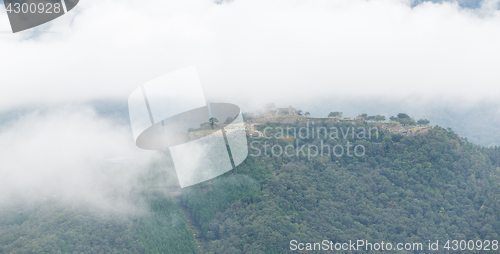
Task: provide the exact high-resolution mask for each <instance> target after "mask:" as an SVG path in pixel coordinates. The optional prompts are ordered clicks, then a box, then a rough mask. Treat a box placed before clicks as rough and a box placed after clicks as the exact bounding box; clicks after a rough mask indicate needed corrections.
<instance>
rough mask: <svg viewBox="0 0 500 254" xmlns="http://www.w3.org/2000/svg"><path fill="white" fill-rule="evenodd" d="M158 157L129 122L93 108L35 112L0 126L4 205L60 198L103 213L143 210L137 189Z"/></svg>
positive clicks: (0, 177) (0, 200)
mask: <svg viewBox="0 0 500 254" xmlns="http://www.w3.org/2000/svg"><path fill="white" fill-rule="evenodd" d="M158 156H159V155H157V154H156V153H155V152H154V151H153V152H152V151H142V150H140V149H138V148H136V147H135V146H134V142H133V138H132V136H131V131H130V127H128V126H126V125H118V124H115V123H113V122H111V121H110V120H108V119H104V118H102V117H99V116H98V115H96V113H95V112H94V111H93V109H91V108H89V107H86V106H76V105H63V106H61V107H59V108H51V109H48V110H44V112H40V111H33V112H30V113H28V114H25V115H23V116H21V117H19V118H18V119H16V120H13V121H11V122H9V124H7V125H4V127H3V128H2V130H1V131H0V206H2V205H5V204H6V203H9V202H10V201H21V202H26V203H37V202H42V201H45V200H51V199H55V200H64V201H68V202H70V201H71V202H72V203H76V204H79V205H82V204H83V205H86V206H92V207H94V208H98V209H100V210H102V211H103V212H116V213H118V212H119V213H135V212H139V211H141V209H142V207H141V206H140V204H139V203H137V200H135V201H134V200H133V199H132V195H133V190H137V189H138V188H140V186H139V180H138V179H139V177H140V175H141V174H142V175H143V174H144V173H145V172H147V169H148V167H149V166H150V164H151V162H152V161H155V160H156V159H158V158H157V157H158ZM124 158H125V159H124ZM134 202H135V203H134Z"/></svg>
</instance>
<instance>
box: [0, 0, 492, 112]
mask: <svg viewBox="0 0 500 254" xmlns="http://www.w3.org/2000/svg"><path fill="white" fill-rule="evenodd" d="M497 5H498V1H483V2H482V5H481V6H479V7H478V8H476V9H469V8H462V7H461V6H460V5H459V4H458V3H457V2H443V3H432V2H425V3H421V4H419V5H416V6H415V5H414V4H413V3H412V1H405V0H389V1H381V0H374V1H365V0H354V1H352V0H339V1H333V2H332V1H321V0H313V1H302V0H297V1H279V0H271V1H264V0H257V1H255V0H254V1H250V0H236V1H224V2H221V3H216V2H214V1H211V0H188V1H182V2H179V1H158V0H146V1H141V2H134V1H130V0H125V1H123V0H120V1H118V0H104V1H82V2H81V4H80V5H79V6H78V7H77V8H76V9H75V10H74V11H72V12H70V13H69V14H67V15H64V16H63V17H61V18H59V19H57V20H55V21H53V22H50V23H48V24H46V25H43V26H41V27H38V28H36V29H34V30H32V31H27V32H24V33H19V34H8V33H2V34H0V47H1V48H2V53H1V56H0V57H1V61H0V70H1V76H2V85H3V87H4V89H5V90H4V91H3V92H2V93H0V109H4V110H7V109H11V108H14V107H18V106H23V105H27V104H34V103H41V104H45V103H54V102H75V101H79V102H82V101H87V100H94V99H102V98H110V97H111V98H115V99H123V98H127V97H128V95H129V94H130V92H131V91H133V90H134V89H135V88H137V87H138V86H139V85H141V84H143V83H145V82H147V81H149V80H152V79H154V78H156V77H158V76H161V75H163V74H165V73H168V72H170V71H174V70H177V69H180V68H183V67H187V66H192V65H195V66H196V67H197V69H198V73H199V75H200V79H201V83H202V85H203V88H204V92H205V96H206V98H207V100H209V101H210V102H229V103H231V102H232V103H237V104H238V105H241V106H243V107H245V106H248V107H250V106H253V105H260V104H262V103H264V102H267V101H275V102H277V103H282V104H286V103H289V101H306V102H314V101H315V100H319V99H328V98H331V97H333V96H360V97H363V96H369V97H377V98H378V97H382V98H386V99H391V98H404V97H406V96H410V95H418V96H423V97H436V96H440V97H443V98H447V99H454V100H455V101H457V102H462V101H476V102H477V101H481V100H482V99H484V98H490V99H497V98H498V94H499V91H500V90H499V89H500V88H498V85H497V83H498V75H497V70H498V69H499V67H500V63H499V61H498V60H497V59H499V56H500V49H499V48H498V46H497V45H498V41H499V39H500V31H499V30H498V29H497V28H498V27H499V25H500V15H499V14H500V11H499V10H498V8H497ZM152 6H154V8H152ZM0 20H7V17H6V14H5V11H4V10H3V9H1V10H0ZM9 29H10V28H9V27H8V23H7V22H1V23H0V30H2V31H8V30H9Z"/></svg>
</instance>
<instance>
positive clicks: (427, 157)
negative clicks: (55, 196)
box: [0, 112, 500, 254]
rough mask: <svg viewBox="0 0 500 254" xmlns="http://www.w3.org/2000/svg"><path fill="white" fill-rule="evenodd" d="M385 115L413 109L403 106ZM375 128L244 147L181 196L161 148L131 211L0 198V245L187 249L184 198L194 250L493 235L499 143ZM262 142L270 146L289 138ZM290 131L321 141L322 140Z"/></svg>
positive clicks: (56, 249)
mask: <svg viewBox="0 0 500 254" xmlns="http://www.w3.org/2000/svg"><path fill="white" fill-rule="evenodd" d="M306 114H307V112H306ZM246 116H248V115H246ZM366 117H368V116H367V115H366ZM394 118H395V120H396V121H397V122H399V123H402V122H404V121H406V122H405V124H409V122H410V120H412V119H411V117H409V116H408V115H406V114H404V115H403V114H399V115H398V116H397V117H394ZM282 119H285V120H286V119H287V118H282ZM322 119H323V120H321V119H318V120H316V119H314V121H315V127H325V128H328V129H329V128H332V127H336V128H338V129H344V130H345V129H346V128H348V127H350V128H352V127H355V128H358V127H363V128H366V129H368V128H369V127H370V126H373V125H374V124H375V123H368V122H364V121H361V122H353V121H350V122H348V121H341V122H334V121H331V120H330V121H329V119H328V118H322ZM391 120H392V119H391ZM291 122H292V123H279V122H267V123H264V124H261V125H257V127H256V128H257V129H258V130H259V131H263V129H264V128H266V127H272V128H271V132H269V131H268V132H267V133H268V136H271V135H272V134H273V133H272V130H274V129H275V127H283V128H286V127H295V128H297V129H298V128H300V127H304V126H305V122H304V121H297V122H295V121H291ZM412 128H422V127H418V126H413V127H412ZM378 134H379V135H378V138H376V135H372V139H353V138H352V137H351V136H350V135H348V136H347V137H346V139H342V138H340V139H334V140H332V139H323V142H325V143H328V144H331V145H334V144H345V143H346V142H348V141H349V142H350V143H352V144H353V145H358V144H359V145H363V146H364V147H365V148H366V155H365V156H361V157H356V156H353V157H350V156H347V155H344V156H342V157H335V156H323V157H321V156H317V157H312V158H310V160H309V159H308V158H307V156H305V155H304V156H302V155H299V156H292V157H287V156H281V157H273V156H269V157H266V156H258V157H253V156H249V157H248V158H247V159H246V160H245V161H244V162H243V163H242V164H241V165H240V166H238V167H237V168H236V169H234V170H232V171H230V172H228V173H226V174H224V175H222V176H220V177H217V178H215V179H213V180H211V181H207V182H204V183H201V184H198V185H195V186H191V187H188V188H185V189H182V190H181V194H180V198H179V199H172V198H171V197H170V195H169V194H168V193H169V191H170V190H168V188H170V189H175V186H173V184H172V179H167V177H168V175H169V174H168V172H167V171H166V170H172V169H171V167H170V168H169V167H168V165H169V164H171V161H169V160H168V159H166V160H165V161H163V162H157V163H155V164H154V165H152V167H151V168H150V169H149V170H148V171H146V172H145V173H144V174H143V176H142V177H141V178H140V179H139V186H141V187H140V188H139V189H138V190H136V191H134V193H132V194H131V199H133V200H136V202H137V203H141V202H142V203H144V204H145V207H146V208H145V209H146V210H145V211H144V212H143V213H139V214H134V215H127V214H123V215H120V216H116V215H113V216H112V214H105V213H102V212H100V211H99V210H92V209H90V208H86V207H82V206H71V205H69V204H68V203H65V202H63V201H58V200H46V201H43V202H42V201H41V202H39V203H37V204H35V205H32V206H23V205H17V206H16V205H12V206H9V207H1V208H0V253H197V252H198V251H197V249H198V247H197V245H196V244H195V239H194V237H195V236H193V233H192V232H191V231H190V230H189V228H188V227H187V226H186V223H187V219H186V214H185V213H184V212H183V210H182V209H185V210H186V211H187V212H188V213H189V214H190V215H192V217H193V218H194V220H195V223H194V224H195V225H197V226H198V227H199V229H200V232H201V235H200V236H198V235H197V236H196V238H197V240H199V241H201V242H203V244H202V246H201V248H200V249H201V252H202V253H229V254H236V253H287V252H288V250H289V248H290V245H289V243H290V240H292V239H295V240H298V241H299V242H300V241H302V242H321V241H322V240H324V239H328V240H331V241H334V242H345V241H348V240H357V239H366V240H369V241H372V242H380V241H386V242H387V241H390V242H395V243H396V242H408V243H412V242H422V243H427V242H428V240H434V241H435V240H440V243H444V242H445V241H446V240H453V239H458V240H478V239H481V240H486V239H490V240H493V239H496V240H499V238H500V147H496V148H484V147H480V146H477V145H474V144H472V143H469V142H467V141H466V140H465V139H463V138H461V137H459V136H458V135H457V134H456V133H454V132H453V131H451V130H450V129H443V128H440V127H435V128H432V129H431V128H429V130H428V132H426V133H424V134H419V135H401V134H392V133H386V132H383V131H382V130H379V133H378ZM254 140H256V139H255V138H250V137H249V142H252V141H254ZM262 141H264V139H262ZM265 141H266V142H267V144H269V145H270V146H271V147H272V146H273V145H280V146H282V147H284V146H286V145H290V144H294V142H295V140H293V138H291V137H288V138H283V139H265ZM298 142H299V146H301V145H309V144H310V145H317V146H319V145H320V142H321V139H317V138H308V139H301V140H298ZM249 152H251V151H249ZM167 157H168V156H167ZM166 182H169V183H168V184H166ZM165 185H167V186H170V187H166V186H165ZM172 186H173V187H172ZM20 203H22V202H20ZM181 208H182V209H181ZM373 253H375V252H373ZM401 253H405V252H401ZM407 253H412V252H407ZM415 253H421V252H415ZM469 253H488V252H484V251H476V252H474V251H469ZM490 253H498V252H497V251H491V252H490Z"/></svg>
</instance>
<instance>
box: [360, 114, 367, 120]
mask: <svg viewBox="0 0 500 254" xmlns="http://www.w3.org/2000/svg"><path fill="white" fill-rule="evenodd" d="M358 118H363V119H365V120H368V114H367V113H363V114H361V115H359V116H358Z"/></svg>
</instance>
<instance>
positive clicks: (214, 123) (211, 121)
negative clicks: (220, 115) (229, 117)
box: [208, 117, 219, 128]
mask: <svg viewBox="0 0 500 254" xmlns="http://www.w3.org/2000/svg"><path fill="white" fill-rule="evenodd" d="M208 121H209V122H210V125H211V126H212V128H214V127H215V126H217V125H218V124H219V120H217V118H215V117H211V118H210V119H209V120H208Z"/></svg>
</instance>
